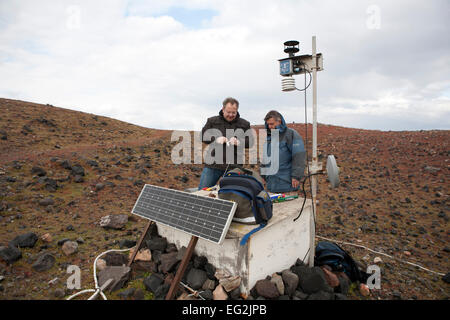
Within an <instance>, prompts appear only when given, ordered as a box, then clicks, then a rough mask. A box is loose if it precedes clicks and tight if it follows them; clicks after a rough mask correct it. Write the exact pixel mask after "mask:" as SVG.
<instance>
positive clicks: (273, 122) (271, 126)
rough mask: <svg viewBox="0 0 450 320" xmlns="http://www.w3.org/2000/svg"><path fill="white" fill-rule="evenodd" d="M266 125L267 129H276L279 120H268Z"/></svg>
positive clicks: (279, 122)
mask: <svg viewBox="0 0 450 320" xmlns="http://www.w3.org/2000/svg"><path fill="white" fill-rule="evenodd" d="M266 123H267V126H268V127H269V129H276V126H278V125H280V124H281V120H277V119H274V118H269V119H267V121H266Z"/></svg>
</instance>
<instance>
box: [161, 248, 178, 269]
mask: <svg viewBox="0 0 450 320" xmlns="http://www.w3.org/2000/svg"><path fill="white" fill-rule="evenodd" d="M177 254H178V253H177V252H170V253H163V254H162V255H161V271H162V272H164V273H169V272H172V271H173V270H174V268H175V266H176V265H177V263H178V261H180V260H178V258H177Z"/></svg>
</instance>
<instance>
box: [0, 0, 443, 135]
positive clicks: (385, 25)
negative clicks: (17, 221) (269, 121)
mask: <svg viewBox="0 0 450 320" xmlns="http://www.w3.org/2000/svg"><path fill="white" fill-rule="evenodd" d="M449 6H450V5H449V4H448V2H447V1H433V2H430V3H426V4H424V3H423V2H420V1H396V2H389V1H384V0H383V1H381V0H380V1H377V3H376V4H373V3H372V2H369V1H349V0H346V1H343V2H340V3H336V2H333V1H321V2H309V1H276V2H275V1H268V0H261V1H234V0H232V1H221V2H219V1H201V0H197V1H188V0H186V1H126V0H115V1H95V2H92V1H58V2H54V1H39V3H37V2H35V1H21V2H17V1H2V2H1V3H0V73H1V74H2V78H1V79H0V96H1V97H7V98H12V99H21V100H28V101H33V102H40V103H51V104H53V105H57V106H61V107H66V108H70V109H75V110H81V111H85V112H90V113H95V114H100V115H105V116H109V117H112V118H117V119H120V120H123V121H128V122H131V123H135V124H138V125H141V126H146V127H152V128H163V129H191V130H192V129H195V130H199V129H201V127H202V125H203V123H204V122H205V121H206V118H207V117H210V116H213V115H215V114H217V112H218V111H219V109H220V106H221V102H222V100H223V99H224V98H225V97H227V96H233V97H236V98H237V99H238V100H239V101H240V104H241V108H240V113H241V115H242V117H244V118H246V119H247V120H249V121H251V122H252V123H254V124H261V123H262V122H263V120H262V119H263V118H264V115H265V114H266V113H267V111H268V110H270V109H278V110H279V111H280V112H282V113H283V114H284V115H285V117H286V120H287V121H288V122H291V121H296V122H303V121H304V109H303V101H304V96H303V94H300V93H298V92H291V93H283V92H281V77H280V76H279V73H278V62H277V60H278V59H280V58H282V57H285V56H286V54H284V53H283V42H284V41H286V40H290V39H297V40H299V41H300V48H301V53H302V54H305V53H310V52H311V36H312V35H316V36H317V45H318V51H319V52H322V53H323V55H324V70H323V71H321V72H319V74H318V108H319V111H318V115H319V117H318V121H319V122H323V123H329V124H335V125H343V126H347V127H359V128H370V129H383V130H389V129H392V130H406V129H409V130H416V129H431V128H439V129H449V128H450V120H449V119H450V117H449V110H450V102H449V92H450V79H449V76H448V75H449V74H450V50H449V49H450V43H449V42H448V41H445V39H446V37H447V36H446V34H447V30H448V29H449V24H450V23H449V22H448V19H447V17H446V12H448V9H449ZM374 8H375V10H373V9H374ZM197 20H200V23H196V21H197ZM197 22H198V21H197ZM303 81H304V79H303V76H297V77H296V83H297V87H301V86H303ZM308 94H310V92H308ZM307 102H308V108H309V115H308V120H309V122H310V121H311V118H312V116H311V109H310V108H311V105H312V104H311V96H310V95H309V96H308V97H307Z"/></svg>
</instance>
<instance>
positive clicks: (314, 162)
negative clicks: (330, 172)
mask: <svg viewBox="0 0 450 320" xmlns="http://www.w3.org/2000/svg"><path fill="white" fill-rule="evenodd" d="M312 60H313V61H312V62H313V64H312V81H313V83H312V85H313V87H312V89H313V97H312V99H313V133H312V134H313V141H312V153H313V154H312V170H311V171H312V172H311V173H316V172H317V55H316V36H313V37H312ZM311 178H312V181H311V188H312V205H313V213H312V214H311V216H310V217H311V218H310V227H311V234H310V247H309V266H310V267H312V266H314V252H315V247H316V246H315V243H314V241H315V235H316V228H315V223H314V221H315V219H316V212H317V208H316V191H317V178H316V176H315V175H313V176H312V177H311Z"/></svg>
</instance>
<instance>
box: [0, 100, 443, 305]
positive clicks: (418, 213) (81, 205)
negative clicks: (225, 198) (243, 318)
mask: <svg viewBox="0 0 450 320" xmlns="http://www.w3.org/2000/svg"><path fill="white" fill-rule="evenodd" d="M0 110H1V111H2V112H1V114H0V226H1V229H2V232H1V234H0V246H1V245H7V244H8V242H9V241H10V240H12V239H13V238H14V237H15V236H17V235H20V234H23V233H27V232H34V233H36V234H37V235H38V237H39V238H40V237H41V236H42V235H43V234H45V233H50V234H51V236H52V238H53V240H52V241H51V242H50V243H46V242H44V241H43V240H42V239H39V240H38V242H37V243H36V245H35V246H34V247H33V248H22V249H21V251H22V258H21V259H20V260H18V261H17V262H15V263H13V264H11V265H7V264H6V263H4V262H2V261H1V260H0V277H1V276H2V275H3V280H1V281H0V289H1V288H3V290H0V299H56V298H55V297H54V295H53V294H54V291H55V289H56V288H65V286H66V280H67V278H68V277H69V276H70V275H69V274H67V265H70V264H75V265H78V266H79V267H80V268H81V275H82V279H81V283H82V288H83V289H85V288H93V286H94V283H93V276H92V267H93V261H94V259H95V257H96V256H97V255H99V254H100V253H101V252H103V251H105V250H108V249H113V248H118V247H119V245H118V243H119V241H120V240H123V239H131V240H138V239H139V237H140V235H141V232H142V230H143V228H144V226H145V224H146V221H145V220H143V219H141V218H139V217H137V216H133V215H131V214H130V211H131V209H132V207H133V205H134V203H135V201H136V199H137V197H138V195H139V193H140V190H141V189H142V186H143V185H144V184H145V183H149V184H155V185H159V186H163V187H168V188H173V189H178V190H184V189H186V188H189V187H196V186H197V184H198V182H199V177H200V173H201V169H202V166H201V165H198V164H179V165H175V164H173V163H172V161H171V151H172V148H173V146H174V145H175V144H176V142H171V131H169V130H157V129H149V128H144V127H139V126H135V125H131V124H128V123H125V122H122V121H118V120H114V119H110V118H107V117H101V116H96V115H94V114H88V113H82V112H77V111H71V110H67V109H63V108H58V107H54V106H51V105H41V104H34V103H29V102H23V101H18V100H9V99H0ZM289 126H290V127H292V128H294V129H296V130H297V131H298V132H299V133H300V134H301V135H302V136H303V138H304V139H305V140H308V144H307V149H308V150H311V137H312V132H311V129H312V128H311V127H312V126H311V125H308V133H306V132H305V125H304V124H289ZM254 128H255V129H258V128H261V126H255V127H254ZM306 138H307V139H306ZM449 141H450V131H448V130H430V131H400V132H399V131H375V130H363V129H354V128H344V127H338V126H332V125H325V124H319V125H318V156H319V161H321V162H323V163H324V165H325V162H326V157H327V156H328V155H329V154H333V155H334V156H335V157H336V160H337V164H338V166H339V168H340V180H341V184H340V186H339V187H338V188H336V189H332V188H331V187H330V186H329V183H328V182H327V181H326V176H319V177H318V185H319V187H318V200H319V202H318V207H317V223H316V228H317V235H320V236H323V237H328V238H332V239H336V240H341V241H347V242H351V243H355V244H359V245H364V246H367V247H369V248H371V249H373V250H376V251H380V252H384V253H386V254H389V255H392V256H395V257H397V258H399V259H402V260H405V261H410V262H413V263H417V264H419V265H421V266H423V267H426V268H428V269H431V270H433V271H436V272H441V273H444V274H445V273H447V272H448V270H449V266H450V265H449V260H448V254H449V251H450V249H449V228H448V212H449V210H448V208H449V204H448V197H449V183H448V178H449V169H450V166H449V165H450V164H449V163H448V161H449V152H450V149H449ZM309 158H311V153H310V152H309ZM64 161H68V162H69V163H70V164H71V165H74V164H79V165H81V166H82V167H83V168H84V171H85V176H84V177H83V181H82V182H75V177H74V175H71V171H70V170H67V169H64V165H63V162H64ZM33 167H40V168H42V169H44V170H45V171H46V175H45V176H42V177H39V176H37V174H36V172H35V173H32V169H33ZM253 167H254V168H256V166H253ZM46 177H47V178H48V179H50V180H48V179H45V178H46ZM55 182H56V187H55ZM98 184H102V185H103V186H99V185H98ZM306 186H307V191H308V192H309V184H308V183H306ZM308 194H309V193H308ZM309 196H310V195H309ZM45 198H52V199H53V200H54V204H53V205H50V206H41V205H39V201H40V200H42V199H45ZM108 214H129V218H130V219H129V221H128V223H127V225H126V226H125V227H124V228H123V229H122V230H113V229H104V228H102V227H100V226H99V221H100V218H101V217H103V216H105V215H108ZM64 238H69V239H71V240H74V241H75V240H76V239H78V240H80V241H79V242H80V244H79V247H78V252H77V253H75V254H73V255H70V256H66V255H65V254H64V253H63V252H62V250H61V247H60V246H58V244H57V242H58V240H61V239H64ZM80 238H81V239H80ZM317 240H319V239H317ZM343 247H344V248H345V249H346V250H347V251H348V252H349V253H351V255H352V256H353V257H354V258H355V260H358V261H360V262H361V263H363V264H365V265H370V264H373V259H374V258H375V257H376V256H377V254H373V253H371V252H369V251H367V250H364V249H360V248H357V247H353V246H349V245H343ZM44 250H45V251H47V252H50V253H51V254H53V255H54V256H55V258H56V263H55V264H54V266H53V267H52V268H51V269H50V270H47V271H44V272H37V271H34V270H33V269H32V267H31V265H32V263H33V262H34V260H35V257H36V256H37V254H38V253H39V252H41V251H44ZM379 257H380V258H381V259H382V263H380V264H379V266H380V267H381V271H382V276H381V289H380V290H372V291H371V295H370V296H369V297H363V296H361V295H360V294H359V292H358V290H353V292H352V294H351V295H350V297H351V298H352V299H399V298H400V299H448V298H449V296H450V290H449V289H450V287H449V284H447V283H445V282H444V281H442V276H441V275H437V274H434V273H432V272H428V271H424V270H420V269H418V268H416V267H413V266H410V265H407V264H404V263H401V262H399V261H396V260H393V259H390V258H388V257H385V256H381V255H379ZM135 276H137V277H143V276H144V275H142V274H141V275H135ZM55 278H58V279H57V280H55V283H54V284H49V281H51V280H53V279H55ZM0 279H1V278H0ZM131 285H136V286H139V283H138V282H136V281H135V282H133V283H131ZM73 292H76V290H75V291H73ZM109 298H112V299H115V298H118V297H117V295H116V294H114V295H111V296H110V297H109ZM146 298H149V299H150V298H151V295H147V296H146Z"/></svg>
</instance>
